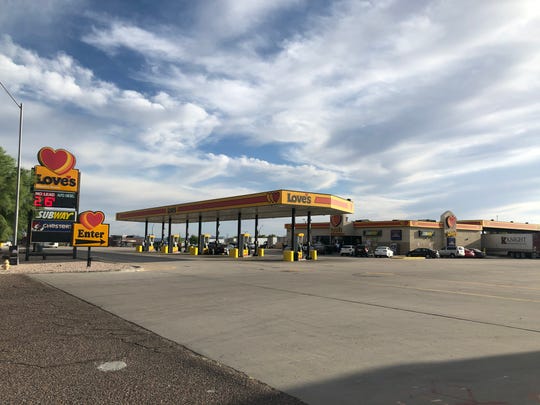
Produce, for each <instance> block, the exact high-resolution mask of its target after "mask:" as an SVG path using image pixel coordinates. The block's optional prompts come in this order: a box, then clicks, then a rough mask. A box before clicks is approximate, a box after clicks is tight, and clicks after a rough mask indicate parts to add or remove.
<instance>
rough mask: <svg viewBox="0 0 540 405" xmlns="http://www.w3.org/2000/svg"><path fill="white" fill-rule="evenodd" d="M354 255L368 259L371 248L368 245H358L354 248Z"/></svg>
mask: <svg viewBox="0 0 540 405" xmlns="http://www.w3.org/2000/svg"><path fill="white" fill-rule="evenodd" d="M354 255H355V256H356V257H368V256H369V248H368V247H367V246H366V245H356V246H355V247H354Z"/></svg>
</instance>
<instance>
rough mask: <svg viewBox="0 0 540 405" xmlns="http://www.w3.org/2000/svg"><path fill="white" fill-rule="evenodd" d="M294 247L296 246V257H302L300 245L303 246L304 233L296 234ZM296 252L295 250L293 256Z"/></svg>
mask: <svg viewBox="0 0 540 405" xmlns="http://www.w3.org/2000/svg"><path fill="white" fill-rule="evenodd" d="M296 237H297V239H296V247H297V251H298V259H301V258H302V247H303V246H304V234H303V233H298V234H296ZM296 254H297V253H296V252H295V256H296Z"/></svg>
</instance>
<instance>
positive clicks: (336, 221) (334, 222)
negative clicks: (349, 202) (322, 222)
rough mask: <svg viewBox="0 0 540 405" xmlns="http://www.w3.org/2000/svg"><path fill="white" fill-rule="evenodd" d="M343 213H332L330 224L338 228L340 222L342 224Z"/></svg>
mask: <svg viewBox="0 0 540 405" xmlns="http://www.w3.org/2000/svg"><path fill="white" fill-rule="evenodd" d="M341 220H342V218H341V215H332V216H331V217H330V224H331V225H332V226H333V227H334V228H337V227H338V226H339V225H340V224H341Z"/></svg>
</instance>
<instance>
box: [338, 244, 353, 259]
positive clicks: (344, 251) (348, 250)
mask: <svg viewBox="0 0 540 405" xmlns="http://www.w3.org/2000/svg"><path fill="white" fill-rule="evenodd" d="M339 254H340V255H341V256H352V255H354V246H353V245H343V246H342V247H341V249H340V250H339Z"/></svg>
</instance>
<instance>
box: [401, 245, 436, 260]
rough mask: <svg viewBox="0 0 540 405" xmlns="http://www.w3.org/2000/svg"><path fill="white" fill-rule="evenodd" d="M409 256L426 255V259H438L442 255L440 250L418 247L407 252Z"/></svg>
mask: <svg viewBox="0 0 540 405" xmlns="http://www.w3.org/2000/svg"><path fill="white" fill-rule="evenodd" d="M406 255H407V256H408V257H425V258H426V259H437V258H439V257H441V256H440V255H439V252H437V251H436V250H433V249H429V248H416V249H413V250H411V251H409V252H407V254H406Z"/></svg>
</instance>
